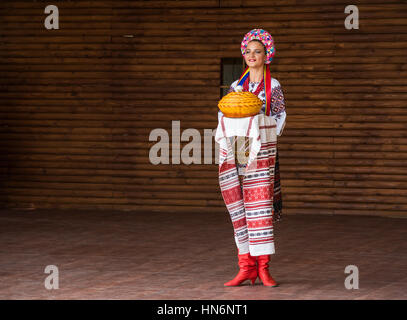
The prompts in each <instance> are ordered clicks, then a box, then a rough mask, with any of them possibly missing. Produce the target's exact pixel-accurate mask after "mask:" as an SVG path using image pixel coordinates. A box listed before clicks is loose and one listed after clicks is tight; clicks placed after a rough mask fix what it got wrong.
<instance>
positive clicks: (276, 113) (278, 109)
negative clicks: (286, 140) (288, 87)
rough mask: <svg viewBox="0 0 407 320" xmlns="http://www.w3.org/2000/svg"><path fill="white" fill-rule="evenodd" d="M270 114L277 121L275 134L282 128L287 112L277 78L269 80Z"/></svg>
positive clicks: (280, 131) (280, 132)
mask: <svg viewBox="0 0 407 320" xmlns="http://www.w3.org/2000/svg"><path fill="white" fill-rule="evenodd" d="M271 115H272V116H273V118H274V120H276V123H277V136H281V134H282V133H283V130H284V126H285V122H286V118H287V113H286V112H285V101H284V94H283V90H282V88H281V85H280V82H278V80H277V79H274V78H273V79H272V81H271Z"/></svg>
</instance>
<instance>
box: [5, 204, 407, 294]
mask: <svg viewBox="0 0 407 320" xmlns="http://www.w3.org/2000/svg"><path fill="white" fill-rule="evenodd" d="M275 237H276V239H275V245H276V254H275V255H273V256H272V260H271V274H272V276H273V277H274V278H275V279H276V280H277V281H278V282H279V283H280V287H277V288H271V287H265V286H263V285H262V284H260V282H259V280H257V281H256V284H255V285H254V286H250V285H249V284H248V283H249V282H246V283H247V285H244V286H240V287H224V286H223V283H224V282H226V281H228V280H230V279H231V278H233V277H234V276H235V274H236V273H237V271H238V267H237V257H236V247H235V243H234V239H233V232H232V225H231V222H230V219H229V216H228V215H227V213H226V212H225V214H219V213H211V212H208V213H205V214H184V213H177V214H170V213H167V214H164V213H152V212H146V213H140V212H138V213H135V212H104V211H101V212H92V211H88V212H86V211H80V212H79V211H75V212H73V211H42V210H41V211H40V210H34V211H17V210H2V211H0V243H1V247H0V264H1V268H0V279H1V284H0V298H1V299H188V300H190V299H193V300H195V299H220V300H223V299H249V300H251V299H255V300H264V299H407V272H406V271H407V244H406V239H407V219H397V218H383V217H366V216H324V215H286V216H284V219H283V220H282V221H280V222H278V223H276V224H275ZM47 265H55V266H57V267H58V270H59V289H57V290H47V289H46V288H45V287H44V281H45V278H46V277H47V276H48V274H46V273H45V272H44V270H45V267H46V266H47ZM347 265H355V266H357V267H358V269H359V289H357V290H348V289H346V288H345V286H344V281H345V277H346V276H348V274H345V267H346V266H347Z"/></svg>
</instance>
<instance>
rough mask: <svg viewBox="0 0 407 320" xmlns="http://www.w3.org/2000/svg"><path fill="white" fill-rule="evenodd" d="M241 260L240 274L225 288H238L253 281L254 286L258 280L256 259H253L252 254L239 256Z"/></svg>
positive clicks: (227, 283) (226, 284)
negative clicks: (245, 282)
mask: <svg viewBox="0 0 407 320" xmlns="http://www.w3.org/2000/svg"><path fill="white" fill-rule="evenodd" d="M237 256H238V259H239V268H240V270H239V273H238V274H237V276H236V277H235V278H234V279H233V280H230V281H228V282H226V283H225V286H227V287H231V286H238V285H240V284H241V283H243V282H244V281H246V280H251V282H252V284H254V282H255V281H256V279H257V266H256V257H252V256H251V255H250V253H245V254H238V255H237Z"/></svg>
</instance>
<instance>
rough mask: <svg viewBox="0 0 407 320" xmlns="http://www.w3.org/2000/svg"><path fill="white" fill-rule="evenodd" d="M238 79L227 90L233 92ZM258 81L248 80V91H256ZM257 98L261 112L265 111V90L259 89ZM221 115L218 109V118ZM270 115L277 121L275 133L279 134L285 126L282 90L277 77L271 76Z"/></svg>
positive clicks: (285, 115)
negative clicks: (261, 102) (260, 105)
mask: <svg viewBox="0 0 407 320" xmlns="http://www.w3.org/2000/svg"><path fill="white" fill-rule="evenodd" d="M238 82H239V80H236V81H235V82H233V83H232V84H231V85H230V88H229V91H228V93H230V92H234V91H235V88H236V86H237V83H238ZM259 84H260V82H249V91H250V92H254V91H256V88H257V86H258V85H259ZM258 97H259V99H260V100H262V101H263V106H262V107H261V112H262V113H265V110H266V95H265V90H264V89H263V90H262V91H260V93H259V95H258ZM221 115H222V112H221V111H219V114H218V118H220V116H221ZM271 116H272V117H273V118H274V120H276V123H277V135H278V136H281V134H282V133H283V130H284V126H285V119H286V117H287V114H286V112H285V101H284V94H283V90H282V89H281V85H280V83H279V82H278V80H277V79H274V78H271Z"/></svg>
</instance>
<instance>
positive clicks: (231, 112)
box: [218, 91, 263, 118]
mask: <svg viewBox="0 0 407 320" xmlns="http://www.w3.org/2000/svg"><path fill="white" fill-rule="evenodd" d="M262 105H263V101H261V100H260V99H259V98H258V97H257V96H256V95H255V94H253V93H251V92H247V91H245V92H230V93H228V94H227V95H225V96H224V97H223V98H222V99H221V100H220V101H219V103H218V107H219V109H220V111H222V113H223V114H224V115H225V117H228V118H244V117H251V116H254V115H256V114H258V113H259V112H260V110H261V107H262Z"/></svg>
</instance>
